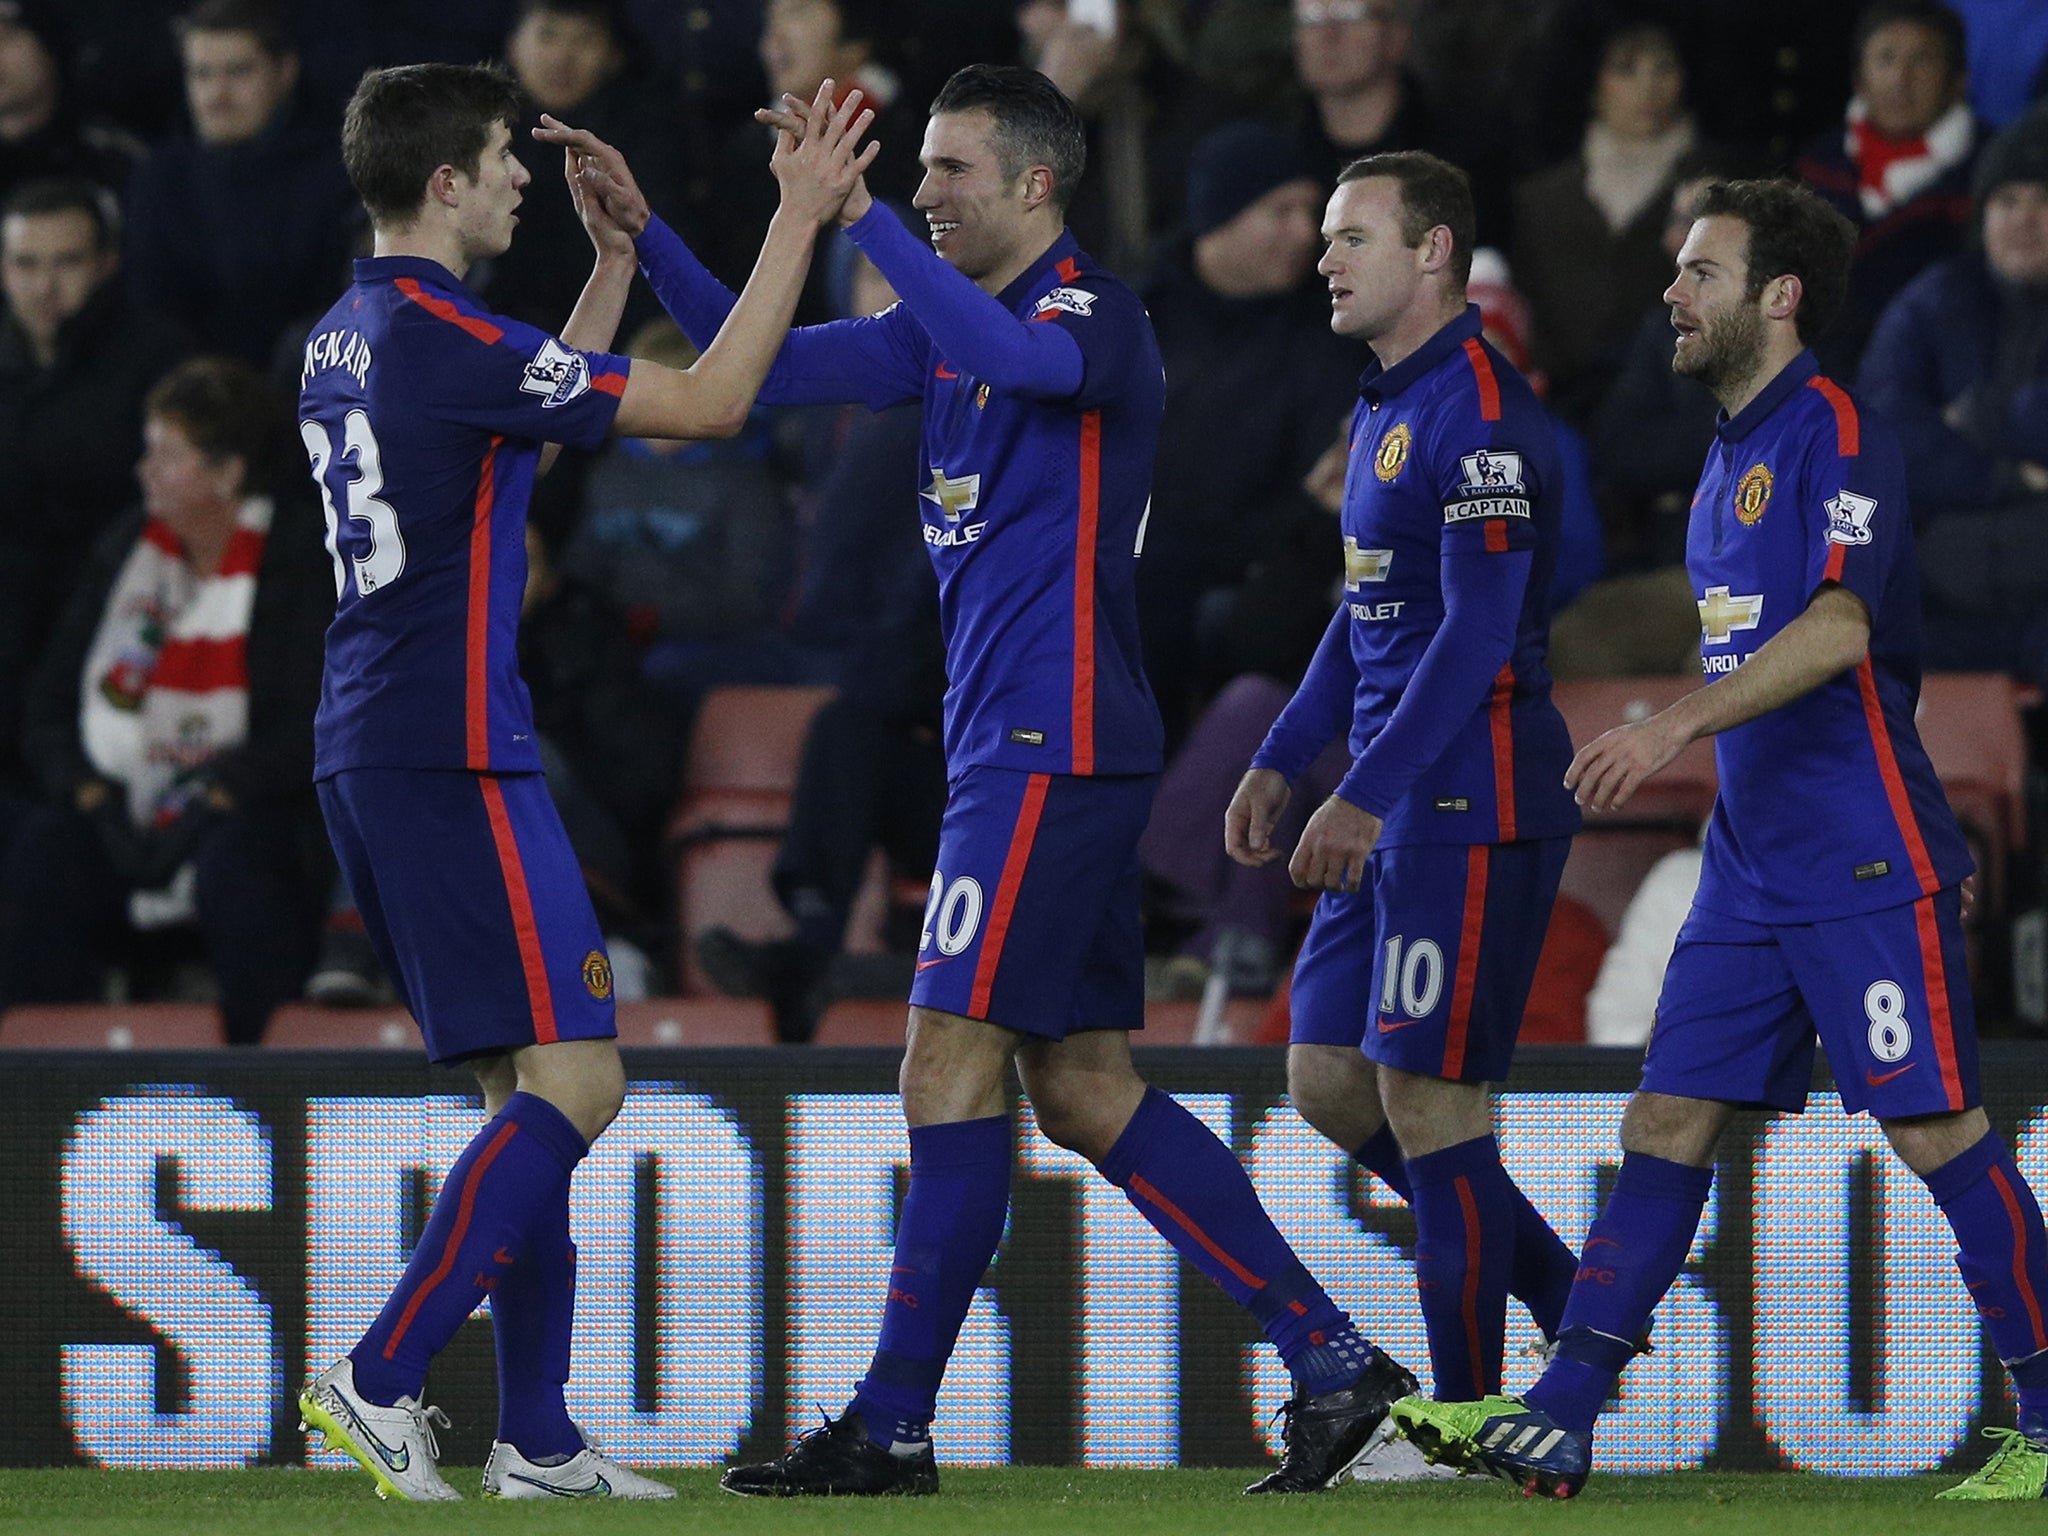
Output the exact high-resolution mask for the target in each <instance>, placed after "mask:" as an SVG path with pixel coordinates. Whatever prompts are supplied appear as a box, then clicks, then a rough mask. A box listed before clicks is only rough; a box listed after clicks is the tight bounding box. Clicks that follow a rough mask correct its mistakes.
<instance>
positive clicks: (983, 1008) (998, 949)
mask: <svg viewBox="0 0 2048 1536" xmlns="http://www.w3.org/2000/svg"><path fill="white" fill-rule="evenodd" d="M1051 784H1052V775H1051V774H1049V773H1034V774H1032V775H1031V776H1030V777H1029V778H1027V779H1026V780H1025V781H1024V803H1023V804H1022V805H1021V806H1019V807H1018V808H1017V825H1016V826H1015V827H1013V828H1012V829H1011V831H1010V851H1009V853H1008V854H1006V855H1005V856H1004V858H1003V877H1002V879H1001V880H1000V881H998V882H997V883H996V900H995V905H994V906H993V907H991V908H990V909H989V914H988V932H987V934H985V935H984V936H983V937H982V941H981V958H980V959H978V960H976V961H975V963H974V990H973V991H972V992H971V993H969V994H968V997H967V1012H968V1015H969V1017H971V1018H977V1019H985V1018H987V1017H988V1005H989V998H990V997H991V996H992V995H993V994H994V992H995V989H996V967H997V966H999V965H1001V964H1002V963H1003V941H1004V940H1005V939H1007V938H1008V937H1009V936H1010V918H1011V916H1012V915H1013V914H1014V913H1015V912H1016V910H1017V888H1018V887H1019V886H1021V885H1022V884H1023V883H1024V870H1025V868H1026V867H1027V866H1028V865H1029V864H1030V863H1031V844H1032V843H1033V842H1034V841H1035V840H1036V839H1037V837H1038V817H1039V814H1040V812H1042V811H1043V810H1044V809H1045V792H1046V790H1047V789H1048V788H1049V787H1050V786H1051Z"/></svg>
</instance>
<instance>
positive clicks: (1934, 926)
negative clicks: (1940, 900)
mask: <svg viewBox="0 0 2048 1536" xmlns="http://www.w3.org/2000/svg"><path fill="white" fill-rule="evenodd" d="M1913 923H1914V926H1915V927H1916V928H1918V929H1919V931H1920V970H1921V974H1922V975H1923V976H1924V977H1925V978H1926V982H1927V1029H1928V1033H1929V1034H1931V1035H1933V1036H1934V1059H1935V1061H1936V1063H1937V1064H1938V1065H1939V1066H1940V1067H1941V1086H1942V1091H1943V1092H1944V1093H1946V1094H1947V1095H1948V1107H1949V1108H1950V1109H1952V1110H1959V1109H1961V1108H1962V1107H1963V1077H1962V1074H1961V1073H1960V1072H1958V1071H1957V1070H1956V1025H1955V1019H1954V1018H1953V1017H1952V1016H1951V1015H1950V1013H1949V1011H1948V963H1947V962H1946V961H1945V960H1943V959H1942V955H1941V923H1940V921H1939V920H1938V919H1937V918H1936V917H1935V915H1934V898H1933V897H1932V896H1922V897H1921V898H1920V899H1919V900H1918V901H1916V902H1914V903H1913Z"/></svg>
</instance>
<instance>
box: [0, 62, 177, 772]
mask: <svg viewBox="0 0 2048 1536" xmlns="http://www.w3.org/2000/svg"><path fill="white" fill-rule="evenodd" d="M0 51H4V45H0ZM119 267H120V231H119V227H118V220H117V214H116V210H115V205H114V195H113V193H111V192H109V191H108V190H107V189H106V188H105V187H103V186H99V185H97V184H95V183H93V182H91V181H87V180H85V179H83V178H78V177H74V178H70V179H65V180H48V181H32V182H24V183H22V184H21V185H20V186H18V187H16V188H15V190H14V192H13V193H12V195H10V196H9V197H8V198H7V200H6V201H5V202H4V203H0V289H4V291H5V293H6V298H7V313H6V320H5V324H4V326H0V463H4V464H5V465H6V466H7V479H8V490H7V495H6V496H5V497H4V498H0V781H4V780H6V779H8V778H11V777H13V775H14V771H15V768H16V761H15V759H16V750H17V745H18V742H19V739H20V729H19V722H20V706H21V698H22V691H23V689H24V688H25V686H26V683H27V679H28V675H29V673H30V671H31V670H32V668H33V666H34V663H35V658H36V656H37V655H38V654H39V652H40V650H41V647H42V644H43V642H44V640H45V638H46V636H47V633H48V629H49V626H50V624H51V622H52V621H54V619H55V617H56V615H57V613H58V611H59V610H60V609H61V608H62V606H63V603H64V600H65V598H66V596H67V595H68V594H69V592H70V590H71V587H72V585H73V583H74V582H75V580H76V579H77V576H78V572H79V569H80V567H81V566H82V565H83V564H84V561H85V556H86V553H87V551H88V550H90V549H91V547H92V544H93V541H94V540H95V539H96V538H97V537H98V536H99V534H100V531H101V530H102V529H103V528H105V527H106V525H107V524H108V523H109V522H111V521H112V520H113V519H114V517H115V516H116V515H117V514H118V513H119V512H120V511H121V510H122V509H123V508H124V507H126V506H127V505H128V504H129V503H130V502H131V501H132V500H133V499H134V496H135V479H134V470H133V466H134V463H135V457H136V455H137V454H138V453H140V452H141V450H142V397H143V395H144V394H145V393H146V392H147V391H148V389H149V386H150V385H151V384H153V383H154V382H156V380H157V379H158V378H160V377H162V375H163V374H164V372H165V371H166V370H168V369H169V368H170V366H171V364H172V363H174V362H176V361H177V360H178V358H180V357H181V356H183V355H184V353H185V350H186V344H185V339H184V337H183V336H182V335H180V334H179V333H178V331H177V330H176V329H175V327H173V326H171V325H170V324H168V323H167V322H165V321H162V320H158V319H156V318H155V317H153V316H150V315H147V314H144V313H142V312H140V311H138V310H137V309H136V308H135V306H134V305H133V304H132V303H131V302H130V301H129V299H128V297H127V295H126V293H125V292H124V291H123V289H122V287H121V284H120V283H119V282H118V281H117V280H116V273H117V271H118V269H119Z"/></svg>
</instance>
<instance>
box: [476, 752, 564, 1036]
mask: <svg viewBox="0 0 2048 1536" xmlns="http://www.w3.org/2000/svg"><path fill="white" fill-rule="evenodd" d="M477 782H478V783H479V784H481V785H483V787H484V809H485V810H486V811H488V812H489V813H490V818H491V841H492V842H493V843H494V844H496V845H497V849H498V869H499V871H500V872H501V873H502V874H503V875H504V877H505V899H506V901H507V902H508V903H509V904H510V906H511V908H512V932H513V933H514V934H515V935H517V937H518V939H519V967H520V969H521V970H523V971H525V972H526V1001H527V1005H528V1006H529V1007H530V1008H531V1009H532V1010H533V1039H534V1043H535V1044H536V1045H551V1044H553V1043H554V1041H555V1039H556V1035H555V994H554V991H553V989H551V988H550V987H549V986H548V964H547V958H546V957H545V956H544V955H543V954H542V953H541V948H540V923H539V922H538V920H536V919H535V917H534V915H533V893H532V892H531V891H529V890H528V889H527V887H526V862H525V861H524V860H523V859H521V858H520V857H519V843H518V840H517V839H516V838H514V837H513V835H512V815H511V813H510V812H509V811H507V810H506V809H505V791H504V790H503V789H502V788H501V787H500V786H499V784H498V781H497V780H496V779H494V778H491V777H490V776H489V775H486V776H484V777H483V778H480V779H478V780H477Z"/></svg>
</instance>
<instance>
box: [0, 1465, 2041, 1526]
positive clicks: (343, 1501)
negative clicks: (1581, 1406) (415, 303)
mask: <svg viewBox="0 0 2048 1536" xmlns="http://www.w3.org/2000/svg"><path fill="white" fill-rule="evenodd" d="M478 1475H479V1474H478V1472H477V1471H476V1470H463V1469H456V1470H452V1471H451V1472H450V1474H449V1480H450V1481H451V1482H453V1483H454V1484H455V1486H456V1487H458V1488H460V1489H463V1490H464V1491H465V1492H467V1491H469V1490H472V1489H474V1488H475V1487H476V1484H477V1478H478ZM1252 1475H1253V1474H1249V1473H1245V1472H1229V1471H1217V1470H1213V1469H1203V1470H1200V1471H1192V1470H1184V1471H1159V1472H1084V1471H1074V1470H1069V1469H1065V1468H1056V1467H1025V1468H1008V1469H1001V1470H990V1471H946V1472H944V1473H942V1474H941V1483H942V1486H941V1491H940V1493H939V1494H938V1496H937V1497H935V1498H928V1499H873V1500H865V1499H862V1500H856V1499H835V1500H832V1501H830V1502H826V1501H812V1500H789V1501H783V1500H765V1499H763V1500H753V1499H735V1498H732V1497H731V1496H729V1495H727V1494H723V1493H721V1492H719V1490H718V1484H717V1478H716V1474H714V1473H712V1472H695V1471H693V1472H682V1473H675V1474H671V1476H670V1480H671V1481H673V1482H674V1483H675V1485H676V1487H677V1488H678V1489H680V1490H681V1493H682V1497H681V1498H679V1499H677V1500H676V1501H675V1502H674V1503H663V1504H653V1505H648V1504H614V1505H608V1506H607V1505H591V1504H563V1503H539V1502H535V1503H519V1504H508V1503H501V1502H497V1501H492V1502H489V1503H485V1502H483V1501H481V1500H478V1499H468V1500H466V1501H465V1502H464V1503H462V1504H459V1505H445V1504H443V1505H400V1504H390V1505H385V1504H379V1503H378V1502H377V1499H376V1497H375V1496H374V1495H373V1494H372V1493H371V1491H370V1483H369V1480H368V1479H367V1478H365V1477H362V1476H361V1475H360V1474H356V1473H343V1472H302V1471H296V1470H288V1469H275V1468H266V1469H262V1470H255V1471H246V1472H96V1471H82V1470H72V1469H64V1470H33V1471H24V1470H7V1471H0V1532H9V1533H11V1532H31V1531H33V1532H47V1533H50V1536H187V1533H190V1536H275V1533H281V1536H353V1533H356V1532H366V1533H368V1532H387V1531H398V1532H412V1531H447V1532H463V1533H465V1536H467V1533H471V1532H476V1533H482V1536H495V1533H499V1532H503V1533H508V1536H520V1533H526V1532H532V1533H535V1536H543V1533H545V1536H583V1533H586V1532H587V1533H591V1536H597V1533H604V1536H641V1533H649V1536H652V1533H657V1532H658V1533H661V1536H695V1533H699V1532H714V1531H715V1532H727V1531H731V1532H754V1531H761V1532H771V1533H779V1532H785V1531H790V1532H798V1531H800V1532H806V1533H811V1532H829V1533H831V1536H866V1533H870V1532H872V1533H875V1536H925V1533H931V1536H962V1533H966V1536H1007V1533H1011V1532H1017V1533H1025V1536H1032V1533H1038V1532H1045V1533H1047V1536H1096V1533H1098V1532H1100V1533H1105V1536H1151V1533H1159V1536H1207V1533H1211V1532H1215V1533H1219V1536H1238V1533H1240V1532H1242V1533H1247V1536H1256V1533H1260V1532H1268V1531H1270V1532H1276V1533H1279V1532H1285V1533H1287V1536H1320V1533H1324V1532H1328V1533H1331V1536H1338V1533H1342V1536H1409V1533H1414V1536H1531V1533H1541V1532H1545V1531H1555V1532H1558V1533H1560V1536H1564V1533H1570V1536H1661V1533H1664V1532H1674V1533H1685V1536H1691V1533H1694V1532H1700V1533H1709V1536H1711V1533H1717V1532H1728V1533H1731V1536H1732V1533H1738V1532H1739V1533H1742V1536H1756V1533H1759V1532H1766V1531H1784V1532H1793V1531H1796V1532H1797V1536H1832V1533H1838V1532H1839V1533H1842V1536H1877V1533H1880V1532H1889V1531H1912V1532H1920V1531H1950V1530H1953V1531H1964V1530H1968V1531H1973V1532H2000V1531H2019V1530H2028V1531H2038V1530H2040V1529H2041V1528H2042V1516H2043V1513H2044V1511H2043V1508H2042V1506H2041V1505H2040V1504H2038V1503H2035V1504H2023V1505H2016V1506H2010V1507H2008V1506H2002V1505H1995V1504H1994V1505H1985V1504H1937V1503H1935V1502H1934V1495H1935V1493H1936V1491H1937V1490H1938V1489H1940V1488H1942V1487H1944V1486H1946V1485H1947V1484H1948V1483H1950V1482H1953V1481H1954V1480H1955V1479H1953V1478H1936V1477H1920V1478H1891V1479H1871V1480H1857V1481H1847V1480H1842V1479H1835V1478H1821V1477H1806V1476H1798V1475H1794V1474H1790V1473H1722V1474H1716V1473H1686V1474H1677V1475H1673V1476H1667V1477H1601V1478H1596V1479H1595V1480H1594V1482H1593V1483H1592V1484H1591V1486H1589V1487H1588V1488H1587V1490H1586V1492H1585V1493H1584V1494H1583V1495H1581V1496H1580V1497H1579V1498H1578V1499H1576V1500H1573V1501H1572V1502H1570V1503H1562V1504H1561V1503H1555V1502H1543V1503H1539V1502H1537V1501H1535V1500H1533V1499H1524V1498H1521V1497H1520V1496H1519V1495H1517V1494H1516V1493H1515V1491H1514V1490H1513V1489H1511V1488H1509V1487H1507V1486H1506V1485H1505V1484H1502V1483H1494V1482H1479V1481H1473V1482H1466V1483H1459V1484H1454V1485H1449V1486H1446V1485H1443V1484H1435V1485H1424V1486H1408V1487H1395V1488H1387V1487H1377V1488H1376V1487H1367V1486H1362V1485H1357V1484H1350V1485H1347V1486H1345V1487H1343V1488H1339V1489H1334V1490H1332V1491H1330V1492H1328V1493H1322V1494H1318V1495H1315V1496H1314V1497H1312V1498H1300V1497H1296V1498H1275V1499H1261V1500H1257V1501H1253V1500H1250V1499H1246V1498H1244V1497H1242V1496H1241V1495H1240V1494H1239V1492H1238V1490H1239V1488H1240V1487H1242V1486H1243V1484H1244V1483H1245V1482H1247V1481H1248V1480H1249V1479H1250V1477H1251V1476H1252Z"/></svg>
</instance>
